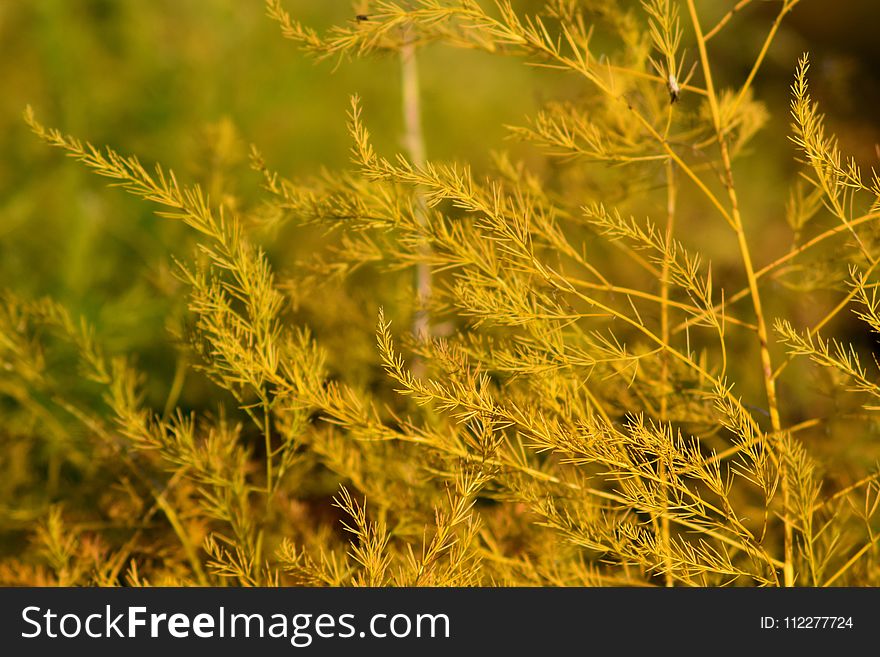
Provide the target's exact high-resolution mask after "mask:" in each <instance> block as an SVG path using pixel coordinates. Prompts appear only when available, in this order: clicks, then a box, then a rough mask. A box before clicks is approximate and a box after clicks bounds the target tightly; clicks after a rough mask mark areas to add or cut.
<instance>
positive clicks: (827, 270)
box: [0, 0, 880, 587]
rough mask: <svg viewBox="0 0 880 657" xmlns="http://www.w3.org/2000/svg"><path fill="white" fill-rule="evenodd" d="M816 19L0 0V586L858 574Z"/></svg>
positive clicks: (722, 10) (851, 211) (854, 446)
mask: <svg viewBox="0 0 880 657" xmlns="http://www.w3.org/2000/svg"><path fill="white" fill-rule="evenodd" d="M838 4H839V5H840V6H837V5H835V6H834V10H833V11H829V10H828V4H827V3H823V2H820V1H819V0H779V1H759V0H739V2H734V1H733V0H730V1H728V0H725V1H724V2H709V1H708V0H644V2H631V1H628V0H617V1H613V2H612V1H607V0H518V1H513V0H510V1H509V0H499V1H498V2H496V1H495V0H362V1H358V2H354V3H349V2H342V1H339V2H319V1H317V0H267V1H266V2H265V3H263V2H239V1H238V0H212V1H211V2H196V1H195V0H183V1H175V0H157V1H154V2H136V1H135V0H124V1H119V2H114V1H112V0H76V1H73V2H66V1H63V0H7V1H5V2H3V3H2V4H0V71H2V75H3V79H4V80H5V81H6V85H5V87H6V89H7V92H6V93H4V95H3V98H2V100H0V129H2V134H4V135H5V140H4V142H3V143H4V147H5V148H4V150H3V153H2V155H0V585H4V586H81V585H83V586H119V585H123V586H140V585H153V586H169V585H185V586H190V585H193V586H209V585H210V586H290V585H307V586H351V585H357V586H667V587H673V586H703V587H705V586H711V587H716V586H809V587H819V586H832V585H833V586H841V585H845V586H876V585H878V584H880V560H878V547H877V542H878V537H880V534H878V530H880V517H878V513H877V509H878V506H880V481H878V479H880V472H878V459H880V442H878V440H877V439H878V431H880V423H878V419H880V417H878V415H877V411H878V409H880V405H878V400H880V372H878V364H877V360H876V353H877V350H878V342H877V338H876V335H877V333H878V332H880V298H878V295H877V286H878V284H880V272H878V265H880V232H878V231H880V173H877V172H875V169H878V159H880V124H878V123H877V120H876V112H875V108H876V107H877V103H878V101H880V76H878V71H880V62H878V60H877V57H878V55H877V52H876V47H875V44H874V40H875V30H873V29H872V28H873V26H875V25H876V23H877V20H878V19H880V8H877V7H875V6H874V3H873V2H869V1H867V0H866V1H864V2H861V1H859V2H856V1H853V2H847V3H838ZM875 253H876V254H877V257H875V256H874V254H875Z"/></svg>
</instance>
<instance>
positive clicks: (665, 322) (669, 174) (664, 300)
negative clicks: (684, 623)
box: [660, 160, 677, 586]
mask: <svg viewBox="0 0 880 657" xmlns="http://www.w3.org/2000/svg"><path fill="white" fill-rule="evenodd" d="M676 191H677V190H676V187H675V163H673V162H672V160H667V161H666V239H665V243H666V252H665V254H664V256H663V270H662V271H661V273H660V299H661V305H660V335H661V337H662V338H663V342H664V344H669V269H670V259H669V253H670V250H671V245H672V234H673V231H674V229H675V208H676V200H677V194H676ZM660 385H661V386H662V388H663V393H662V395H661V396H660V421H661V422H663V423H666V422H668V421H669V389H668V388H669V354H668V353H665V352H664V353H663V360H662V364H661V369H660ZM666 478H667V472H666V463H665V462H664V461H663V460H662V459H661V461H660V480H661V482H662V493H663V505H664V511H668V509H667V508H666V507H668V491H667V479H666ZM660 530H661V541H662V546H663V554H664V559H665V561H666V586H673V578H672V572H671V567H672V558H671V555H670V540H671V538H670V530H669V515H668V513H664V514H663V516H662V518H661V519H660Z"/></svg>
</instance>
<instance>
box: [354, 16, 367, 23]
mask: <svg viewBox="0 0 880 657" xmlns="http://www.w3.org/2000/svg"><path fill="white" fill-rule="evenodd" d="M355 20H357V22H358V23H364V22H366V21H368V20H370V17H369V16H367V15H366V14H358V15H357V16H355Z"/></svg>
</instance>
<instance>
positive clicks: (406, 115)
mask: <svg viewBox="0 0 880 657" xmlns="http://www.w3.org/2000/svg"><path fill="white" fill-rule="evenodd" d="M400 72H401V76H400V77H401V87H402V89H401V90H402V97H403V108H402V109H403V122H404V129H405V132H404V143H405V146H406V150H407V154H408V155H409V158H410V160H411V161H412V163H413V165H414V166H416V167H423V166H424V165H425V162H426V159H427V158H426V155H425V137H424V132H423V131H422V103H421V95H420V89H419V66H418V60H417V58H416V46H415V39H414V36H413V32H412V30H411V29H407V30H405V31H404V35H403V46H401V48H400ZM415 213H416V221H417V222H418V224H419V226H422V227H424V226H426V225H427V221H428V219H427V209H426V207H425V202H424V199H423V198H422V197H421V195H418V197H417V199H416V207H415ZM422 255H423V256H424V257H423V259H422V260H421V261H420V262H419V263H418V264H417V265H416V271H415V289H416V312H415V317H414V319H413V333H414V334H415V336H416V338H417V339H418V340H420V341H422V340H426V339H427V338H428V336H429V335H430V320H431V318H430V315H429V314H428V303H429V302H430V299H431V268H430V265H429V264H428V262H427V259H428V257H429V255H430V247H429V246H428V245H427V244H425V245H424V246H423V247H422ZM413 373H414V374H416V375H417V376H421V375H422V374H423V373H424V364H423V363H422V362H421V360H416V362H415V363H413Z"/></svg>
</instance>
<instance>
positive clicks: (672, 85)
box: [666, 73, 681, 104]
mask: <svg viewBox="0 0 880 657" xmlns="http://www.w3.org/2000/svg"><path fill="white" fill-rule="evenodd" d="M666 88H667V89H669V103H670V104H672V103H675V102H676V101H677V100H678V97H679V96H680V95H681V87H680V86H679V85H678V80H676V79H675V75H673V74H672V73H670V74H669V77H668V78H667V79H666Z"/></svg>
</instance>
